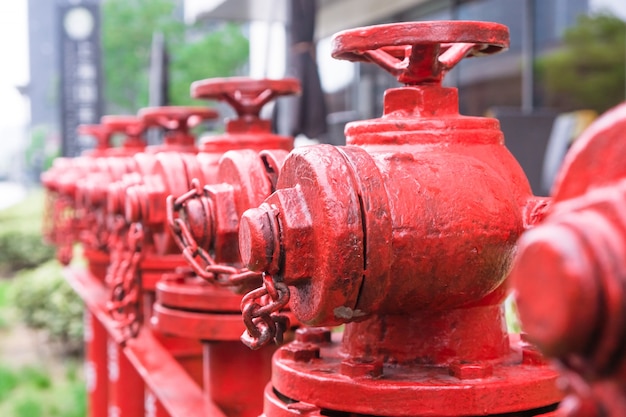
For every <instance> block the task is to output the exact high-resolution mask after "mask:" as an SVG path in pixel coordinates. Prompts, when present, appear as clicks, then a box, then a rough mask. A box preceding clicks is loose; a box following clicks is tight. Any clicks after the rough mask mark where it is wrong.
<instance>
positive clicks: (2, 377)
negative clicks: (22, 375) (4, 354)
mask: <svg viewBox="0 0 626 417" xmlns="http://www.w3.org/2000/svg"><path fill="white" fill-rule="evenodd" d="M18 381H19V378H18V376H17V373H16V372H15V371H14V370H13V369H11V368H8V367H6V366H4V365H2V364H0V404H2V402H3V401H5V400H6V399H7V398H8V397H9V395H10V394H11V391H13V390H14V389H15V387H16V386H17V384H18Z"/></svg>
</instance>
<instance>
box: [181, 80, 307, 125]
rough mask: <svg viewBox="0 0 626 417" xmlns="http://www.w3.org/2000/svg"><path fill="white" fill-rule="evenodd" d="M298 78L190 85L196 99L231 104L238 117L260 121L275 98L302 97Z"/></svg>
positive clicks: (210, 81)
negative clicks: (258, 119) (262, 112)
mask: <svg viewBox="0 0 626 417" xmlns="http://www.w3.org/2000/svg"><path fill="white" fill-rule="evenodd" d="M300 91H301V90H300V81H298V80H297V79H296V78H283V79H280V80H271V79H261V80H255V79H252V78H246V77H232V78H210V79H206V80H200V81H196V82H194V83H193V84H191V96H192V97H193V98H201V99H213V100H220V101H225V102H227V103H229V104H230V105H231V106H232V107H233V108H234V109H235V110H236V111H237V114H238V115H239V117H243V116H254V117H258V116H259V112H260V111H261V109H262V108H263V106H264V105H265V104H267V103H268V102H269V101H270V100H273V99H274V98H276V97H280V96H286V95H292V94H300Z"/></svg>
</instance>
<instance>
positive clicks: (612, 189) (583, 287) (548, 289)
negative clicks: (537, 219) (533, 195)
mask: <svg viewBox="0 0 626 417" xmlns="http://www.w3.org/2000/svg"><path fill="white" fill-rule="evenodd" d="M624 155H626V104H622V105H620V106H618V107H616V108H614V109H613V110H611V111H609V112H607V113H606V114H605V115H603V116H602V117H601V118H599V119H598V120H597V121H595V122H594V123H593V124H592V125H591V126H590V127H589V128H588V129H587V130H586V131H585V132H584V133H583V135H582V136H581V137H580V138H579V139H578V140H577V141H576V143H575V144H574V145H573V146H572V148H571V150H570V152H569V153H568V155H567V156H566V158H565V161H564V162H563V167H562V168H561V171H560V173H559V176H558V177H557V181H556V184H555V186H554V189H553V191H552V195H553V205H552V207H551V208H550V210H549V211H548V213H547V216H546V217H545V218H544V219H543V220H542V221H541V223H540V224H539V225H538V226H537V227H535V228H534V229H532V230H530V231H528V232H527V233H525V234H524V235H523V236H522V238H521V239H520V244H519V252H518V255H517V257H516V260H515V264H514V268H513V271H512V273H511V279H512V282H513V285H514V287H515V289H516V294H517V303H518V308H519V313H520V318H521V320H522V322H523V324H524V329H525V331H526V332H527V333H528V337H529V339H530V340H532V341H533V342H535V343H536V344H537V346H539V347H540V348H541V349H542V350H543V352H544V353H546V354H547V355H548V356H551V357H554V358H555V359H556V361H557V362H558V363H559V366H560V368H561V369H562V370H563V372H564V374H565V380H566V381H567V387H568V391H569V395H568V397H567V398H566V399H565V400H564V401H563V405H562V407H561V411H562V412H563V415H567V416H572V417H574V416H575V417H587V416H589V417H591V416H594V417H595V416H621V415H626V392H625V391H624V388H623V387H624V383H625V382H626V360H625V359H626V355H625V354H624V352H625V351H624V340H626V321H625V320H626V315H624V311H626V310H625V309H626V297H625V292H624V283H625V282H626V264H625V263H624V259H626V214H625V213H626V164H625V163H624Z"/></svg>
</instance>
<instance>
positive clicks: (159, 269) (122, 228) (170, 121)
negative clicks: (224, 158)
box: [104, 106, 217, 337]
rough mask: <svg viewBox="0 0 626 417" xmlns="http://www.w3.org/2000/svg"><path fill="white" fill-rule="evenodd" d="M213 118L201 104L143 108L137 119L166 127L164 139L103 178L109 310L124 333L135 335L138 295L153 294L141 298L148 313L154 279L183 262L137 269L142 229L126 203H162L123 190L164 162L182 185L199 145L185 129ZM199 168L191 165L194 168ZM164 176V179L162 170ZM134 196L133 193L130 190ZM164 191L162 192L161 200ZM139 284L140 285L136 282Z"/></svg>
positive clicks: (151, 176)
mask: <svg viewBox="0 0 626 417" xmlns="http://www.w3.org/2000/svg"><path fill="white" fill-rule="evenodd" d="M215 118H217V113H216V112H215V111H214V110H212V109H209V108H206V107H174V106H170V107H167V106H166V107H153V108H146V109H142V110H141V111H140V112H139V120H140V121H141V123H142V124H143V126H145V127H146V128H149V127H153V126H156V127H160V128H163V129H165V130H166V133H165V136H164V143H163V144H160V145H154V146H148V147H147V148H146V149H145V151H144V152H142V153H139V154H136V155H135V156H134V157H133V164H134V169H133V170H132V171H133V172H132V174H127V175H125V176H123V177H122V178H121V179H120V180H119V181H117V182H114V183H105V184H104V185H105V186H106V188H107V192H106V198H107V200H106V202H107V210H108V211H107V212H108V217H109V219H108V222H106V226H108V227H109V230H108V234H109V236H110V239H109V242H108V243H109V250H110V252H111V264H110V266H109V269H108V276H107V282H108V284H109V285H110V287H111V291H112V297H111V298H112V303H111V306H110V309H111V312H112V314H113V316H114V318H116V319H117V320H118V322H119V323H120V327H121V329H122V330H123V331H125V332H126V333H127V337H133V336H136V334H137V332H138V331H139V326H140V324H141V318H142V316H143V314H142V312H141V305H142V303H141V300H140V298H141V297H142V296H149V295H150V294H152V296H150V297H149V299H147V300H145V304H144V305H145V307H146V308H147V309H148V311H147V317H149V316H150V311H151V306H152V300H153V298H154V297H153V295H154V283H155V282H156V281H157V280H158V279H160V276H161V275H162V274H163V273H164V272H170V271H173V270H174V269H175V268H176V267H177V266H179V265H181V264H183V262H182V259H174V260H172V259H169V260H168V259H167V258H160V259H158V260H155V262H156V263H148V264H146V263H144V265H143V268H142V270H141V279H140V277H139V274H140V271H139V269H140V262H142V261H143V259H142V257H143V255H142V253H144V252H143V250H142V247H141V245H143V236H142V235H143V231H142V230H141V225H139V224H132V223H131V222H130V221H128V220H127V219H126V217H125V213H126V206H127V203H128V204H132V203H136V204H139V205H140V206H141V207H143V209H144V210H145V211H154V212H158V211H159V210H160V209H162V208H163V201H159V198H158V196H157V197H155V198H154V199H153V200H145V201H132V202H128V201H127V199H126V193H127V192H128V190H129V189H137V188H139V187H142V186H145V184H146V183H147V182H150V181H153V182H155V181H158V180H157V179H155V178H156V175H158V174H161V173H162V169H163V167H164V166H165V167H168V166H169V167H173V170H176V169H179V170H180V172H171V173H167V174H171V175H172V176H173V177H172V178H171V179H169V181H172V182H174V184H176V181H178V184H180V185H179V186H186V185H187V183H188V180H187V179H186V178H184V174H185V172H186V171H185V167H186V166H191V165H192V164H193V163H195V154H196V153H197V152H198V148H197V147H196V145H195V137H194V136H193V135H192V134H191V133H190V132H189V129H190V127H193V126H195V125H197V124H198V123H199V122H201V121H203V120H207V119H215ZM199 172H200V171H199V170H198V169H197V167H196V171H195V172H194V173H195V174H198V173H199ZM164 177H165V181H168V178H167V177H166V176H164ZM181 177H183V178H181ZM132 195H133V196H136V195H135V194H132ZM165 197H166V196H163V197H162V200H165ZM140 281H141V286H142V289H144V290H145V291H140V288H139V282H140Z"/></svg>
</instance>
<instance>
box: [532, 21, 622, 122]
mask: <svg viewBox="0 0 626 417" xmlns="http://www.w3.org/2000/svg"><path fill="white" fill-rule="evenodd" d="M625 50H626V22H624V21H622V20H620V19H618V18H617V17H613V16H609V15H597V16H581V17H580V18H579V21H578V24H577V25H576V26H574V27H572V28H570V29H569V30H567V32H566V33H565V37H564V46H563V47H562V48H561V49H559V50H557V51H555V52H553V53H551V54H549V55H546V56H545V57H543V58H540V59H539V61H538V72H539V75H540V77H541V78H542V79H543V81H544V82H545V85H546V90H547V93H548V101H549V102H550V103H551V104H552V105H557V106H559V107H561V108H563V109H565V110H574V109H593V110H596V111H598V112H603V111H605V110H607V109H609V108H611V107H613V106H615V105H617V104H618V103H620V102H621V101H623V100H624V94H625V91H626V75H625V72H626V70H625V68H626V67H625V65H626V58H625V53H624V51H625Z"/></svg>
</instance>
